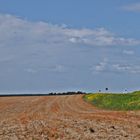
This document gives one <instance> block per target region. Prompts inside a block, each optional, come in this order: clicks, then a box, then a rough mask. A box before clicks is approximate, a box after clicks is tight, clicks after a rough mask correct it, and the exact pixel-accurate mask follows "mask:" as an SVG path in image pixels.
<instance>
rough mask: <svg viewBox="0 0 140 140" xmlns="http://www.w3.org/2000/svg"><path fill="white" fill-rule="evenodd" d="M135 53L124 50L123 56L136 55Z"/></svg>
mask: <svg viewBox="0 0 140 140" xmlns="http://www.w3.org/2000/svg"><path fill="white" fill-rule="evenodd" d="M134 53H135V52H134V51H132V50H123V54H127V55H134Z"/></svg>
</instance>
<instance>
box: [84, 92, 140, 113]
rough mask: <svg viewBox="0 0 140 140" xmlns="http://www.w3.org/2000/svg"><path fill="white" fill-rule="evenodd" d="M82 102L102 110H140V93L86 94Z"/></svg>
mask: <svg viewBox="0 0 140 140" xmlns="http://www.w3.org/2000/svg"><path fill="white" fill-rule="evenodd" d="M84 100H86V101H88V102H90V103H92V104H93V105H95V106H97V107H99V108H102V109H109V110H140V91H135V92H133V93H127V94H111V93H94V94H87V95H85V96H84Z"/></svg>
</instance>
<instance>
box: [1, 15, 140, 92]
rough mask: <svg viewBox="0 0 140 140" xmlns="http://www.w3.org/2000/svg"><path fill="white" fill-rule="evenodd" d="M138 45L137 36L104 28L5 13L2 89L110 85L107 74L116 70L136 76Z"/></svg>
mask: <svg viewBox="0 0 140 140" xmlns="http://www.w3.org/2000/svg"><path fill="white" fill-rule="evenodd" d="M139 45H140V41H139V40H137V39H134V38H125V37H120V36H118V35H116V34H114V33H113V32H111V31H109V30H107V29H105V28H97V29H88V28H81V29H76V28H69V27H67V26H64V25H53V24H51V23H47V22H41V21H40V22H32V21H27V20H25V19H22V18H19V17H16V16H12V15H5V14H1V15H0V91H1V90H10V91H12V90H50V91H52V90H54V89H56V90H60V89H66V90H68V89H78V90H79V89H82V87H85V88H86V89H88V90H89V89H92V86H93V83H94V84H95V87H99V85H101V86H107V85H106V84H107V82H106V81H107V79H108V77H110V78H112V74H115V73H117V72H119V73H120V75H121V73H122V76H123V74H124V73H128V74H134V75H136V77H135V78H137V76H138V75H139V73H140V68H139V66H138V65H139V62H140V61H139V57H135V58H133V57H134V56H138V54H137V52H138V51H137V50H136V51H135V53H136V54H135V55H134V50H133V48H137V49H138V48H139V47H138V46H139ZM135 46H136V47H135ZM130 56H131V58H130ZM122 61H124V62H122ZM97 73H99V74H97ZM93 74H94V75H93ZM108 74H109V76H108ZM137 74H138V75H137ZM101 76H103V78H102V77H101ZM113 76H114V77H116V75H113ZM100 79H103V80H102V82H101V80H100ZM104 81H105V82H104ZM114 81H117V79H116V80H114ZM122 81H123V80H122ZM127 81H128V80H127ZM124 83H125V80H124ZM111 85H112V87H113V85H114V87H115V86H116V82H111ZM122 85H123V84H122ZM118 86H120V85H118Z"/></svg>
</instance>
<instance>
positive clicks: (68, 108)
mask: <svg viewBox="0 0 140 140" xmlns="http://www.w3.org/2000/svg"><path fill="white" fill-rule="evenodd" d="M18 139H19V140H94V139H95V140H140V111H130V112H120V111H106V110H100V109H97V108H96V107H94V106H93V105H91V104H89V103H87V102H85V101H84V100H83V98H82V95H71V96H39V97H37V96H34V97H1V98H0V140H18Z"/></svg>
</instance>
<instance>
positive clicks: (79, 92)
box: [49, 91, 86, 95]
mask: <svg viewBox="0 0 140 140" xmlns="http://www.w3.org/2000/svg"><path fill="white" fill-rule="evenodd" d="M77 94H86V93H85V92H81V91H77V92H73V91H69V92H62V93H55V92H51V93H49V95H77Z"/></svg>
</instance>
